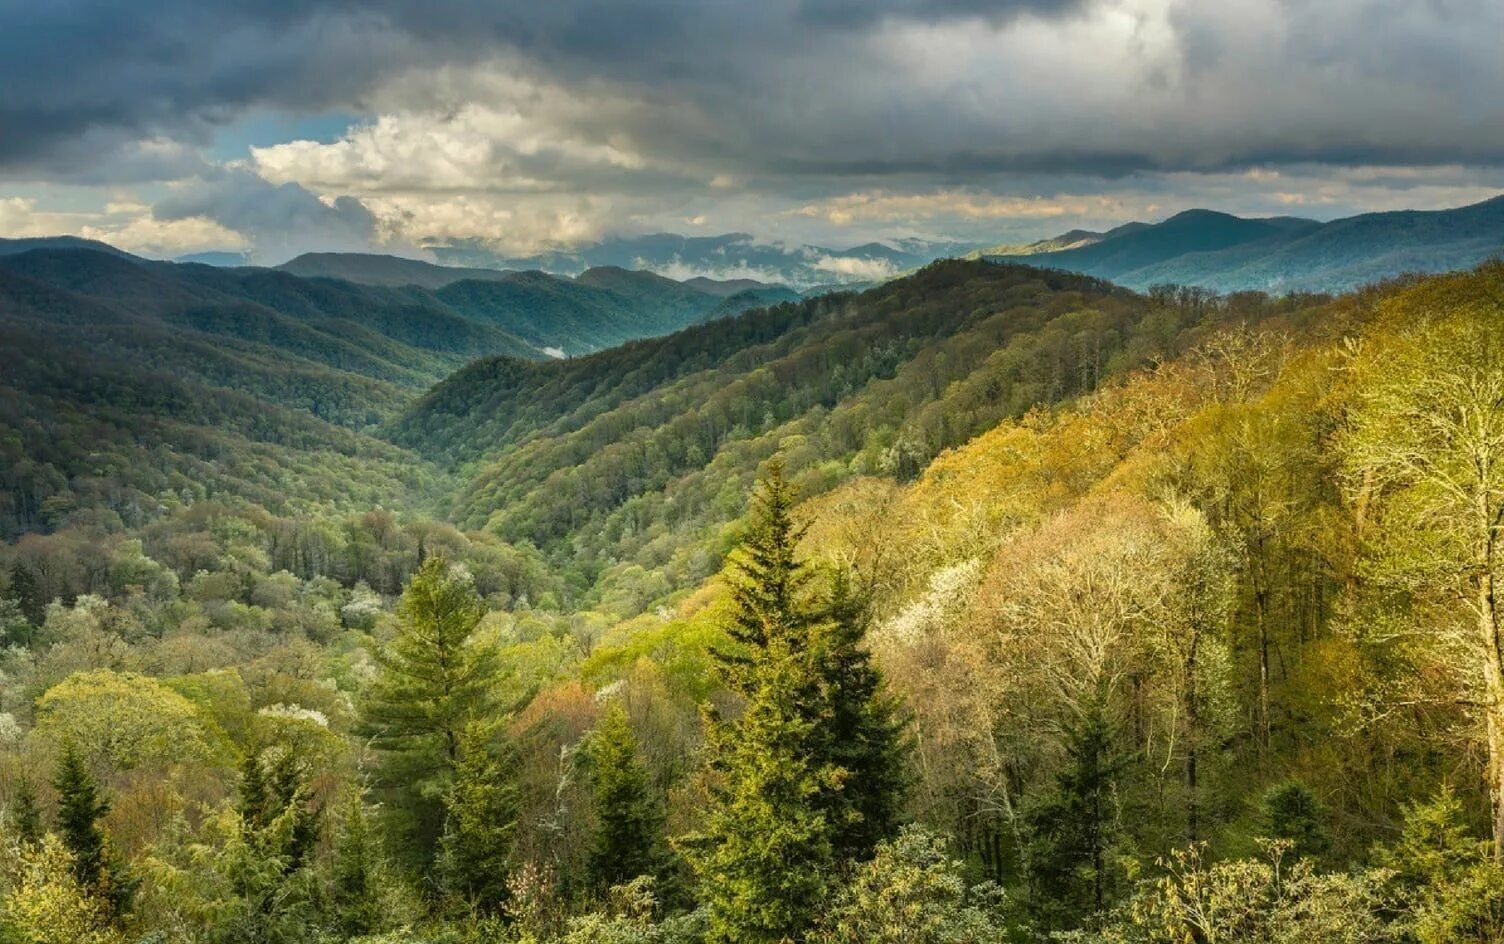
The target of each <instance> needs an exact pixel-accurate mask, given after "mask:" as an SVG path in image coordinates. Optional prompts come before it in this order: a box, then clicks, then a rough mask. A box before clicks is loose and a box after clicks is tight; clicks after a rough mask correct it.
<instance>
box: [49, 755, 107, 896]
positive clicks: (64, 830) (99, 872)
mask: <svg viewBox="0 0 1504 944" xmlns="http://www.w3.org/2000/svg"><path fill="white" fill-rule="evenodd" d="M53 786H55V787H56V788H57V829H58V834H59V835H60V836H61V837H62V840H63V845H64V846H66V847H67V849H68V852H69V853H70V854H71V855H72V857H73V875H74V878H76V879H77V880H78V884H79V885H81V886H83V887H84V888H98V887H99V886H100V884H101V881H102V880H103V878H104V877H105V864H106V863H105V838H104V831H103V830H102V829H100V826H99V821H100V819H102V818H103V817H104V815H105V814H106V813H108V812H109V811H110V804H109V802H108V801H107V800H105V798H104V797H103V796H101V795H100V793H99V785H98V784H97V783H96V782H95V781H94V775H93V774H92V773H90V772H89V768H88V765H87V764H85V763H84V759H83V755H81V754H80V753H79V752H78V749H77V748H75V747H74V746H73V744H72V742H66V743H64V744H63V753H62V756H61V757H60V758H59V759H58V766H57V776H56V778H55V779H54V780H53Z"/></svg>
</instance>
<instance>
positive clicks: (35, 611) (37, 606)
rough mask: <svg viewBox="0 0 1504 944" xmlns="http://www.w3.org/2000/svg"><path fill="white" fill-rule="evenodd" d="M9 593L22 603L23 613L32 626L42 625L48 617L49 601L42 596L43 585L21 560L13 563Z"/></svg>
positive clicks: (12, 597)
mask: <svg viewBox="0 0 1504 944" xmlns="http://www.w3.org/2000/svg"><path fill="white" fill-rule="evenodd" d="M8 595H9V596H10V598H11V599H13V600H15V601H16V602H17V603H19V604H20V605H21V614H22V615H23V616H25V617H26V619H27V620H28V621H29V622H30V623H31V625H32V626H40V625H42V621H43V620H45V619H46V618H47V601H46V600H45V599H43V598H42V587H41V584H39V583H38V582H37V578H36V575H35V574H33V573H32V572H31V568H29V567H27V566H26V565H24V564H22V563H21V562H20V561H16V562H15V563H14V564H12V565H11V568H10V592H9V594H8Z"/></svg>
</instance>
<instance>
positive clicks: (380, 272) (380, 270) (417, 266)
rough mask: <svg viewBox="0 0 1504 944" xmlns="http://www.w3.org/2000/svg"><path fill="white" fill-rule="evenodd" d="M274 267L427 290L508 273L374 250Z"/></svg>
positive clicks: (312, 256) (314, 256)
mask: <svg viewBox="0 0 1504 944" xmlns="http://www.w3.org/2000/svg"><path fill="white" fill-rule="evenodd" d="M276 268H278V269H279V270H281V271H283V272H290V273H292V274H293V275H300V276H303V277H304V278H324V279H344V280H345V281H347V282H359V283H361V284H362V285H386V286H390V287H393V288H395V287H398V286H402V285H418V286H421V287H423V288H430V289H432V288H443V287H444V286H446V285H449V284H450V283H452V282H459V281H463V280H465V279H479V280H482V281H495V280H496V279H502V278H505V277H506V276H507V275H508V274H510V273H509V271H508V270H497V269H481V268H473V267H470V266H441V265H434V264H433V263H432V262H424V261H423V260H422V259H404V258H403V257H401V256H389V255H383V254H381V253H374V252H305V253H304V254H303V255H301V256H298V257H296V258H293V259H289V260H288V261H286V262H284V263H282V264H281V265H279V266H277V267H276Z"/></svg>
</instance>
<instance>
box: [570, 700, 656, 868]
mask: <svg viewBox="0 0 1504 944" xmlns="http://www.w3.org/2000/svg"><path fill="white" fill-rule="evenodd" d="M584 757H585V762H586V769H587V773H588V776H589V779H590V788H591V794H592V799H593V802H594V806H595V816H596V831H595V837H594V843H593V847H592V848H591V850H590V880H591V884H592V886H593V887H594V888H595V890H596V891H598V892H599V891H605V890H606V889H609V888H611V887H612V886H613V885H620V884H623V883H625V882H627V881H630V880H631V879H634V878H636V877H638V876H639V875H650V876H655V877H656V876H657V875H659V873H661V872H662V871H663V867H664V861H663V849H662V841H663V836H662V830H663V806H662V804H661V803H660V802H659V800H658V798H657V797H656V796H655V795H654V794H653V791H652V787H651V785H650V784H649V783H648V773H647V769H646V768H645V767H644V766H643V764H642V760H641V759H640V758H639V757H638V749H637V738H636V737H635V736H634V735H633V734H632V726H631V724H630V723H629V722H628V721H627V713H626V712H625V711H624V710H622V708H621V706H620V705H612V706H611V707H610V708H608V709H607V710H606V712H605V714H604V715H603V716H602V717H601V720H600V722H599V723H597V724H596V726H595V730H594V731H593V732H592V733H591V735H590V739H589V741H588V742H587V743H586V749H585V753H584Z"/></svg>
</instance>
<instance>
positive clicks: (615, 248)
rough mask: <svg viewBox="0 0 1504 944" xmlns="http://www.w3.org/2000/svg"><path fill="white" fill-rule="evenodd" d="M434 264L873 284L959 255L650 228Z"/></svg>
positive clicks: (468, 246) (474, 249)
mask: <svg viewBox="0 0 1504 944" xmlns="http://www.w3.org/2000/svg"><path fill="white" fill-rule="evenodd" d="M427 248H428V250H429V251H430V252H432V253H433V255H434V258H436V259H437V260H438V261H439V262H440V263H444V264H446V265H465V266H479V267H484V268H492V269H542V270H544V271H547V272H557V273H563V274H567V275H575V274H578V273H580V272H583V271H585V270H587V269H591V268H597V267H601V266H613V267H617V268H624V269H647V270H650V271H653V272H657V273H659V274H662V275H667V276H670V277H675V278H680V277H687V276H697V277H709V278H713V279H717V280H726V279H752V280H756V281H759V282H772V283H779V284H783V285H788V286H792V287H794V288H796V289H800V290H809V289H812V288H815V287H817V286H827V285H843V284H853V283H873V282H877V281H881V280H883V279H886V278H891V277H893V276H896V275H899V274H901V273H903V272H906V271H909V270H912V269H916V268H918V267H920V266H922V265H925V264H927V263H930V262H933V261H934V260H936V259H941V258H946V257H950V256H957V255H961V254H962V253H964V252H966V251H967V250H969V249H971V248H972V246H971V245H970V244H968V243H961V242H935V241H929V240H922V239H899V240H892V241H887V242H870V243H864V244H862V245H860V246H852V247H849V248H846V249H830V248H826V247H822V246H808V245H792V246H791V245H786V244H783V243H776V242H762V241H759V240H758V239H756V238H755V237H753V236H752V235H751V234H748V233H725V234H722V235H719V236H681V235H677V234H674V233H655V234H652V235H647V236H624V237H612V238H609V239H605V240H602V241H600V242H596V243H592V244H588V245H584V246H579V247H575V248H571V249H561V250H557V251H552V252H544V253H538V254H535V255H531V256H523V257H506V256H500V255H498V254H496V253H495V252H494V251H493V250H492V249H491V248H489V247H488V246H486V245H484V244H482V243H478V242H460V243H454V244H450V245H433V246H429V247H427Z"/></svg>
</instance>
